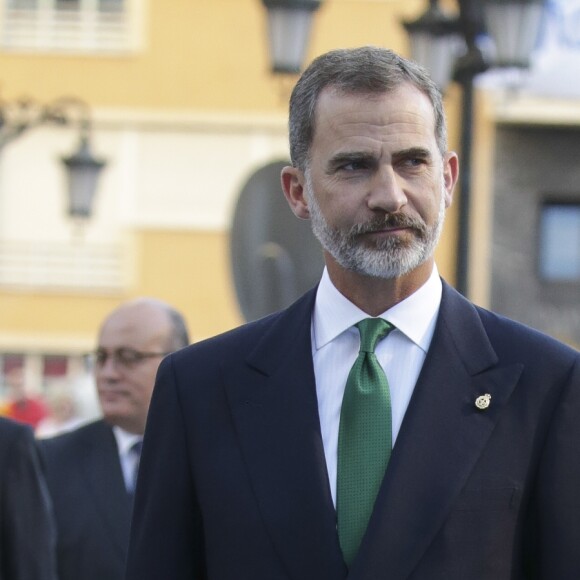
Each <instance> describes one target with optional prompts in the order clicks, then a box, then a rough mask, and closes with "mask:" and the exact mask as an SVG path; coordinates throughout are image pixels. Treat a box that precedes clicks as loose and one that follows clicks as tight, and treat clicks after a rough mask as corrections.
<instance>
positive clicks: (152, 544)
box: [126, 284, 580, 580]
mask: <svg viewBox="0 0 580 580" xmlns="http://www.w3.org/2000/svg"><path fill="white" fill-rule="evenodd" d="M314 296H315V294H314V291H311V292H310V293H308V294H307V295H305V296H304V297H303V298H302V299H300V300H299V301H298V302H297V303H295V304H294V305H292V306H291V307H290V308H288V309H287V310H285V311H283V312H281V313H277V314H274V315H271V316H269V317H267V318H265V319H262V320H259V321H257V322H254V323H251V324H249V325H245V326H243V327H241V328H239V329H236V330H233V331H231V332H228V333H226V334H223V335H220V336H218V337H215V338H212V339H209V340H207V341H203V342H201V343H197V344H196V345H193V346H191V347H188V348H186V349H184V350H182V351H180V352H178V353H175V354H173V355H171V356H169V357H168V358H167V359H165V361H164V362H163V363H162V365H161V367H160V370H159V374H158V379H157V384H156V387H155V391H154V395H153V401H152V405H151V408H150V414H149V418H148V424H147V429H146V433H145V440H144V446H143V453H142V458H141V467H140V475H139V481H138V485H137V496H136V504H135V514H134V519H133V531H132V538H131V545H130V548H129V557H128V572H127V576H126V579H127V580H165V579H167V578H171V580H192V579H194V580H201V579H204V580H206V579H207V580H341V579H346V578H348V579H349V580H385V579H387V578H388V579H389V580H508V579H509V580H515V579H528V578H530V579H540V578H541V579H545V580H578V579H579V578H580V458H579V455H578V449H579V447H580V420H579V419H578V418H579V417H580V354H579V353H578V352H577V351H575V350H573V349H571V348H568V347H566V346H564V345H562V344H560V343H558V342H556V341H555V340H553V339H550V338H548V337H546V336H544V335H542V334H540V333H538V332H535V331H533V330H531V329H528V328H525V327H523V326H522V325H519V324H517V323H514V322H511V321H508V320H506V319H504V318H501V317H499V316H497V315H495V314H492V313H490V312H488V311H485V310H483V309H480V308H477V307H475V306H474V305H472V304H471V303H470V302H468V301H467V300H466V299H464V298H463V297H462V296H460V295H459V294H458V293H457V292H455V291H454V290H453V289H451V288H450V287H449V286H448V285H446V284H444V289H443V297H442V303H441V309H440V313H439V317H438V321H437V325H436V329H435V333H434V336H433V340H432V344H431V347H430V349H429V352H428V353H427V357H426V360H425V363H424V366H423V369H422V371H421V374H420V376H419V379H418V381H417V384H416V387H415V391H414V393H413V396H412V399H411V402H410V404H409V407H408V410H407V413H406V415H405V418H404V421H403V424H402V426H401V429H400V432H399V435H398V438H397V441H396V445H395V447H394V449H393V453H392V456H391V460H390V463H389V466H388V469H387V472H386V474H385V477H384V480H383V483H382V487H381V489H380V491H379V495H378V498H377V501H376V504H375V509H374V512H373V515H372V517H371V520H370V523H369V526H368V529H367V532H366V535H365V537H364V539H363V541H362V545H361V547H360V550H359V553H358V555H357V557H356V559H355V560H354V562H353V564H352V567H351V569H350V570H347V568H346V566H345V564H344V562H343V559H342V555H341V551H340V547H339V542H338V536H337V532H336V514H335V510H334V507H333V504H332V500H331V495H330V489H329V483H328V476H327V472H326V464H325V459H324V451H323V444H322V439H321V434H320V424H319V418H318V410H317V400H316V392H315V379H314V371H313V365H312V351H311V337H310V332H311V331H310V325H311V314H312V307H313V303H314ZM483 394H490V395H491V404H490V405H489V407H488V408H487V409H485V410H478V408H477V407H476V406H475V400H476V398H477V397H479V396H480V395H483Z"/></svg>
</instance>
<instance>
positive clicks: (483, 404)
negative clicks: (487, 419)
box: [475, 393, 491, 411]
mask: <svg viewBox="0 0 580 580" xmlns="http://www.w3.org/2000/svg"><path fill="white" fill-rule="evenodd" d="M490 403H491V395H490V394H489V393H485V395H481V396H480V397H477V399H475V406H476V407H477V408H478V409H479V410H480V411H484V410H485V409H487V408H488V407H489V405H490Z"/></svg>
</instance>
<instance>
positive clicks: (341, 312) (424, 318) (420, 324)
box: [312, 265, 442, 352]
mask: <svg viewBox="0 0 580 580" xmlns="http://www.w3.org/2000/svg"><path fill="white" fill-rule="evenodd" d="M441 293H442V284H441V279H440V278H439V272H438V270H437V266H435V265H434V266H433V270H432V272H431V276H430V277H429V279H428V280H427V282H425V284H423V286H421V288H419V289H418V290H417V291H416V292H414V293H413V294H411V296H409V297H408V298H405V300H403V301H402V302H399V303H398V304H396V305H395V306H393V307H392V308H389V309H388V310H387V311H386V312H383V313H382V314H381V315H380V317H381V318H384V319H385V320H387V321H388V322H390V323H391V324H393V325H394V326H395V327H396V328H397V329H398V330H399V331H400V332H402V333H403V334H404V335H405V336H406V337H407V338H408V339H409V340H411V341H412V342H413V343H415V344H416V345H417V346H418V347H419V348H421V349H422V350H423V351H424V352H427V350H428V348H429V345H430V344H431V338H432V337H433V331H434V329H435V322H436V319H437V314H438V313H439V305H440V304H441ZM364 318H368V314H366V313H365V312H364V311H362V310H361V309H360V308H358V306H355V305H354V304H353V303H352V302H351V301H350V300H348V298H346V297H345V296H343V295H342V294H341V293H340V292H339V291H338V290H337V289H336V287H335V286H334V284H333V283H332V281H331V280H330V276H329V275H328V271H327V269H326V268H325V269H324V272H323V274H322V279H321V280H320V284H319V286H318V290H317V293H316V301H315V304H314V313H313V317H312V330H313V346H314V348H315V349H316V350H318V349H320V348H322V347H323V346H324V345H326V344H328V343H329V342H331V341H332V340H334V339H335V338H336V337H337V336H338V335H339V334H341V333H343V332H344V331H346V330H348V329H349V328H351V327H352V326H354V325H355V324H357V323H358V322H360V321H361V320H363V319H364Z"/></svg>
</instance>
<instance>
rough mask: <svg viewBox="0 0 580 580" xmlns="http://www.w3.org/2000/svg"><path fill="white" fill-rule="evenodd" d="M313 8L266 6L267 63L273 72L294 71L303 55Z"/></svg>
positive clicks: (300, 64)
mask: <svg viewBox="0 0 580 580" xmlns="http://www.w3.org/2000/svg"><path fill="white" fill-rule="evenodd" d="M312 17H313V10H312V9H311V8H308V7H296V8H294V7H288V6H284V5H282V6H270V7H269V8H268V30H269V38H270V62H271V66H272V71H273V72H275V73H287V74H298V73H299V72H300V71H301V70H302V65H303V63H304V59H305V57H306V50H307V48H308V42H309V39H310V30H311V27H312Z"/></svg>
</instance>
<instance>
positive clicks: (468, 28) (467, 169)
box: [403, 0, 545, 295]
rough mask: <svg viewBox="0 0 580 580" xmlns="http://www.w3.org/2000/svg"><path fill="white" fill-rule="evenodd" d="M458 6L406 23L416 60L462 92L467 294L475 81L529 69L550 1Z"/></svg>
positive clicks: (461, 259)
mask: <svg viewBox="0 0 580 580" xmlns="http://www.w3.org/2000/svg"><path fill="white" fill-rule="evenodd" d="M457 4H458V5H459V14H458V15H456V16H452V15H449V14H447V13H445V12H443V11H442V10H441V9H440V8H439V3H438V1H437V0H430V2H429V8H428V9H427V11H426V12H425V13H424V14H423V15H422V16H420V17H419V18H418V19H417V20H415V21H412V22H404V23H403V25H404V26H405V29H406V30H407V32H408V34H409V38H410V45H411V58H413V60H415V61H417V62H418V63H419V64H421V65H423V66H424V67H425V68H426V69H427V70H429V71H430V72H431V74H432V77H433V80H434V81H435V82H436V83H437V84H438V85H439V87H440V88H441V89H442V90H444V89H445V88H446V87H447V85H448V84H449V83H450V82H451V80H454V81H456V82H457V83H459V85H460V86H461V89H462V109H461V135H460V151H461V179H460V182H459V200H458V203H459V223H458V241H457V257H456V287H457V289H458V290H459V291H460V292H461V293H462V294H464V295H468V294H469V283H468V282H469V280H468V277H469V231H470V228H469V221H470V205H471V156H472V144H473V100H474V80H475V77H476V76H477V75H479V74H480V73H482V72H484V71H486V70H487V69H488V68H490V67H517V68H527V67H528V66H529V60H530V55H531V52H532V50H533V48H534V45H535V43H536V41H537V38H538V34H539V30H540V25H541V21H542V13H543V10H544V5H545V0H457ZM490 41H491V42H490ZM490 45H492V46H493V50H490ZM460 47H462V52H461V49H460ZM492 53H493V57H492V56H491V54H492Z"/></svg>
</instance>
